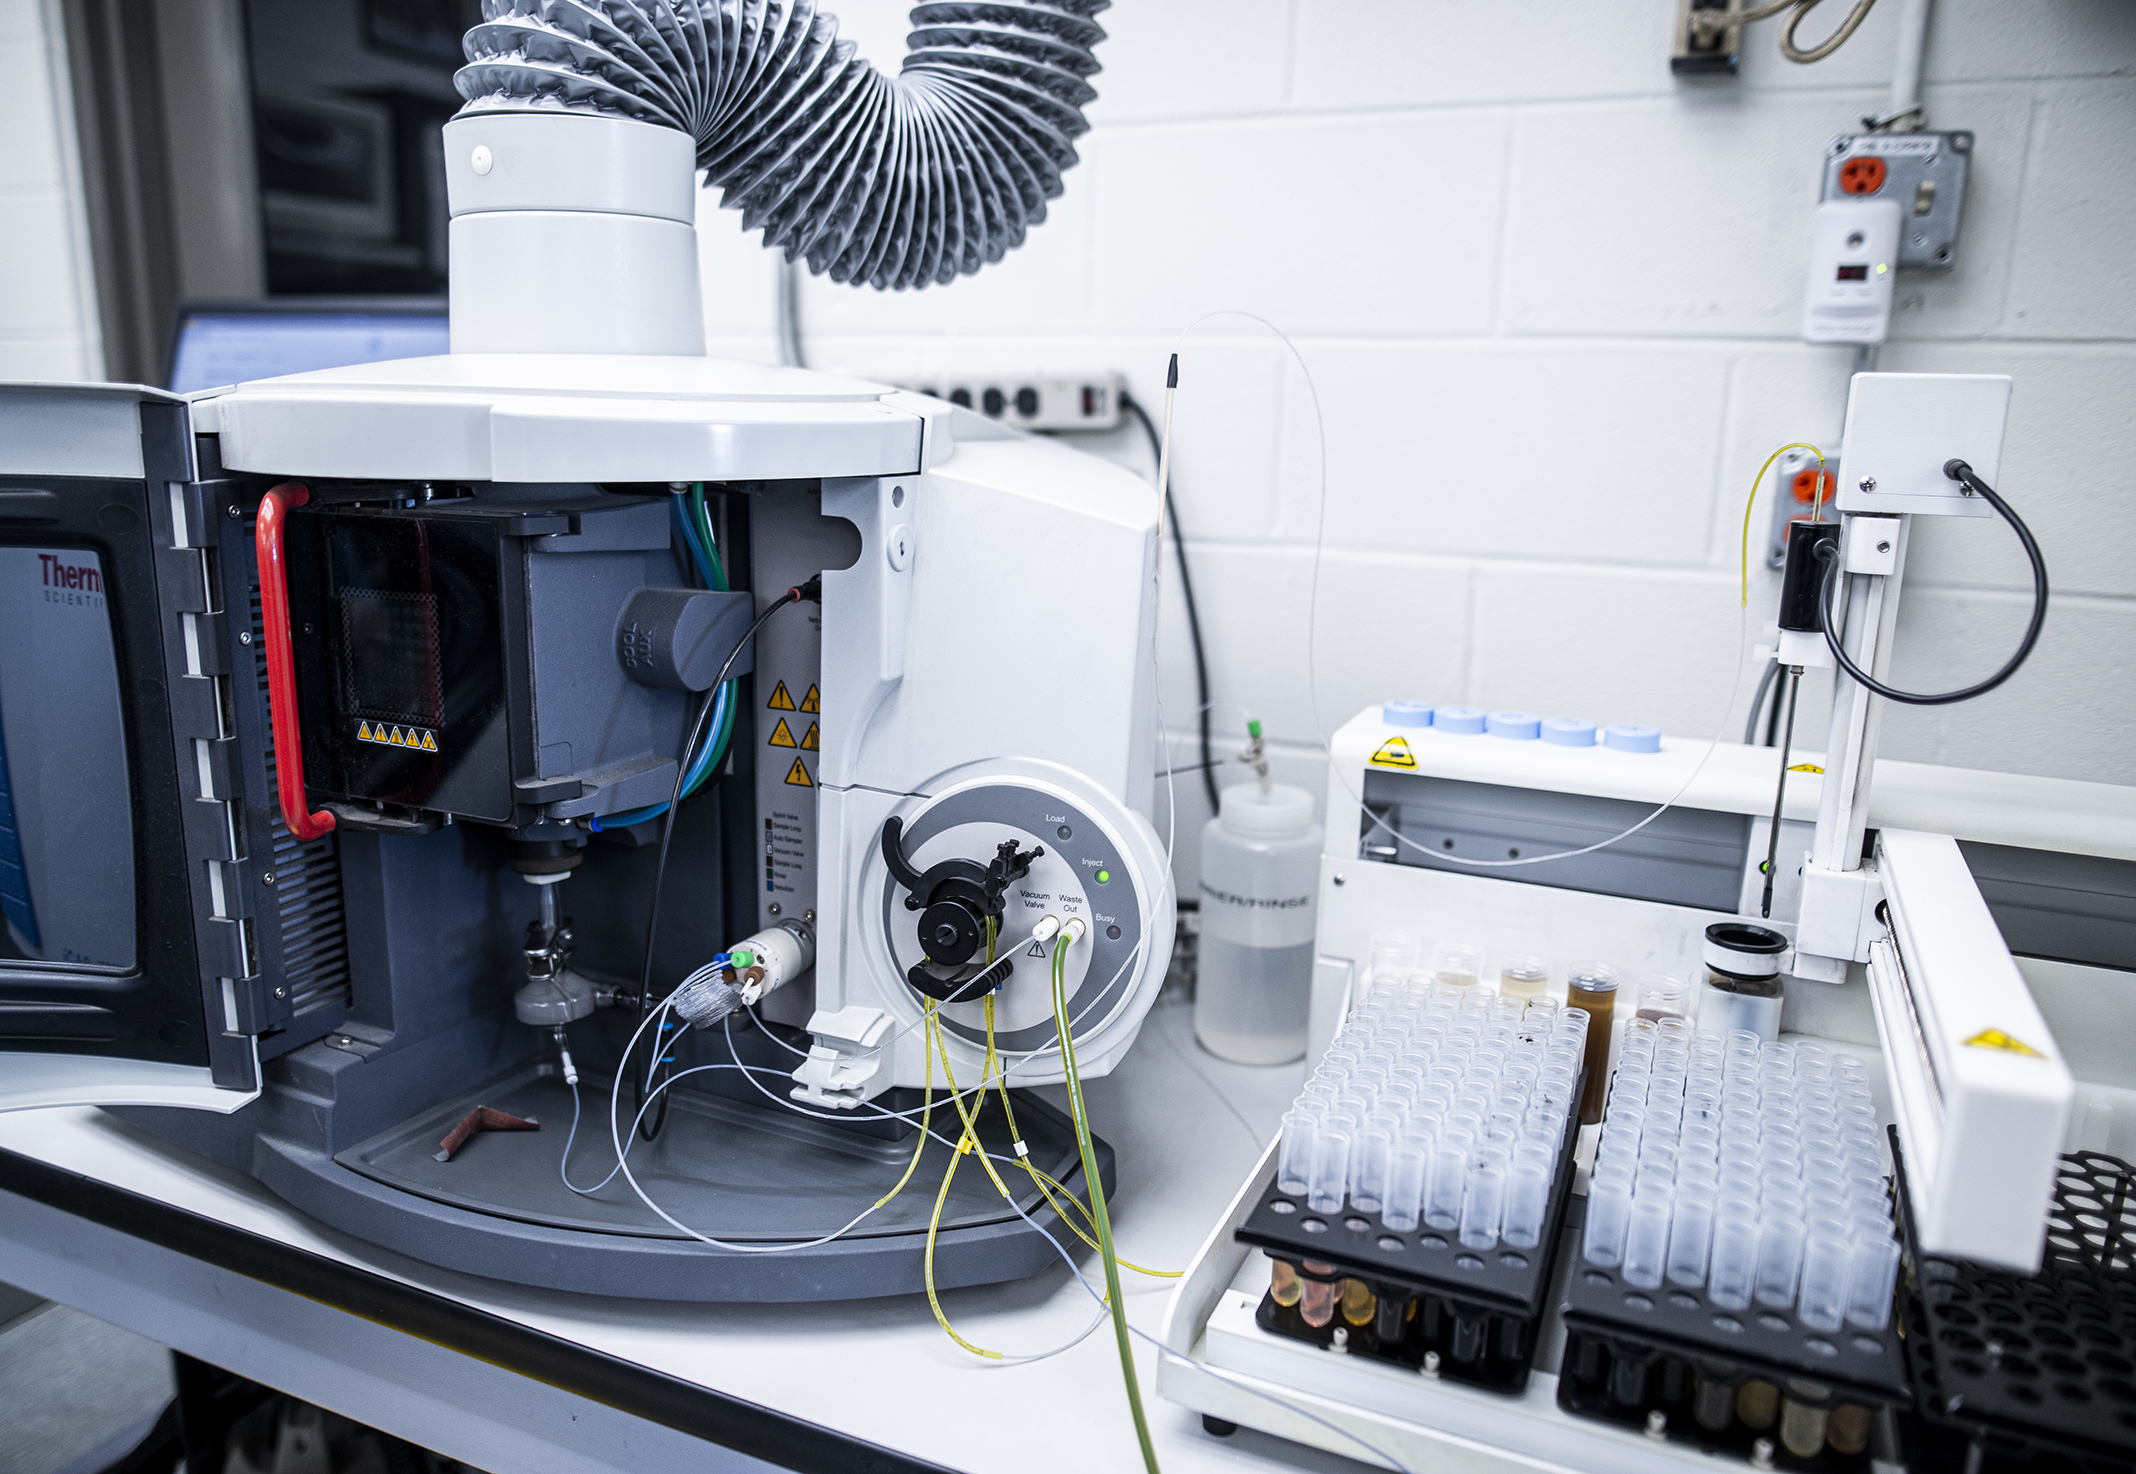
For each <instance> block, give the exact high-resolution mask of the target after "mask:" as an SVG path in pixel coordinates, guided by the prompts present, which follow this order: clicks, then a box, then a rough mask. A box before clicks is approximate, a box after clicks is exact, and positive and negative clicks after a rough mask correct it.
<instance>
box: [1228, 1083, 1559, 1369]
mask: <svg viewBox="0 0 2136 1474" xmlns="http://www.w3.org/2000/svg"><path fill="white" fill-rule="evenodd" d="M1586 1083H1587V1077H1586V1074H1585V1073H1584V1072H1583V1073H1582V1074H1581V1076H1580V1079H1579V1081H1578V1082H1577V1083H1576V1084H1575V1086H1574V1088H1573V1092H1572V1100H1571V1103H1570V1104H1569V1105H1568V1106H1567V1108H1566V1112H1565V1128H1564V1135H1563V1136H1562V1137H1561V1138H1560V1139H1559V1142H1558V1160H1557V1173H1556V1175H1555V1176H1554V1177H1553V1178H1552V1180H1551V1183H1550V1197H1549V1201H1548V1203H1547V1204H1546V1205H1545V1207H1544V1210H1543V1233H1542V1237H1541V1239H1539V1240H1538V1241H1537V1243H1536V1245H1535V1247H1534V1248H1532V1249H1517V1248H1515V1247H1513V1246H1512V1245H1511V1244H1508V1243H1506V1242H1504V1241H1503V1240H1500V1241H1498V1242H1496V1243H1494V1244H1492V1245H1491V1246H1490V1247H1489V1248H1485V1249H1471V1248H1468V1247H1466V1246H1464V1245H1463V1244H1462V1243H1461V1241H1460V1238H1459V1237H1458V1235H1457V1234H1456V1233H1455V1232H1454V1231H1452V1230H1447V1231H1444V1232H1442V1231H1440V1230H1438V1229H1434V1228H1430V1227H1428V1226H1426V1225H1425V1224H1423V1223H1422V1222H1419V1223H1418V1224H1417V1226H1416V1228H1415V1229H1413V1230H1411V1231H1410V1232H1407V1233H1404V1232H1401V1231H1400V1230H1397V1229H1392V1228H1389V1227H1387V1226H1386V1224H1385V1223H1384V1222H1383V1221H1382V1220H1381V1218H1380V1215H1379V1214H1377V1213H1363V1212H1360V1211H1358V1210H1357V1209H1355V1208H1351V1207H1349V1206H1347V1205H1345V1207H1344V1209H1343V1211H1342V1212H1340V1213H1315V1212H1313V1211H1312V1210H1311V1209H1310V1208H1308V1207H1307V1206H1306V1203H1305V1199H1304V1195H1303V1194H1295V1195H1294V1194H1289V1193H1281V1192H1278V1191H1276V1185H1275V1180H1274V1178H1273V1177H1271V1178H1270V1180H1269V1182H1268V1184H1267V1185H1266V1186H1265V1187H1264V1188H1263V1189H1262V1191H1261V1198H1260V1201H1259V1202H1258V1203H1256V1204H1255V1205H1254V1209H1253V1211H1252V1212H1251V1213H1249V1214H1248V1215H1247V1217H1246V1221H1245V1223H1243V1224H1242V1225H1240V1227H1239V1229H1238V1231H1237V1233H1236V1235H1235V1237H1236V1238H1237V1239H1238V1241H1239V1242H1240V1243H1244V1244H1251V1245H1253V1246H1254V1247H1255V1248H1257V1249H1260V1250H1261V1251H1262V1252H1263V1253H1265V1254H1267V1255H1268V1256H1269V1258H1271V1259H1281V1260H1283V1261H1285V1262H1287V1263H1288V1264H1289V1265H1290V1266H1291V1267H1292V1268H1293V1269H1295V1270H1297V1271H1298V1277H1299V1278H1300V1279H1304V1280H1319V1281H1322V1282H1331V1281H1332V1282H1336V1283H1337V1285H1338V1292H1337V1303H1336V1307H1335V1313H1334V1315H1333V1317H1332V1318H1331V1319H1330V1320H1329V1322H1328V1324H1326V1325H1324V1326H1320V1327H1314V1326H1309V1325H1307V1324H1306V1323H1305V1317H1304V1316H1303V1315H1302V1314H1301V1313H1300V1312H1299V1307H1298V1306H1296V1305H1288V1306H1286V1305H1278V1304H1277V1303H1276V1300H1275V1296H1274V1293H1273V1292H1268V1293H1264V1294H1263V1295H1262V1296H1261V1304H1260V1308H1259V1309H1258V1310H1256V1311H1255V1312H1254V1320H1255V1322H1256V1324H1258V1325H1259V1326H1260V1327H1261V1329H1262V1330H1264V1331H1268V1332H1270V1333H1272V1334H1275V1335H1278V1336H1288V1337H1291V1338H1293V1339H1295V1340H1300V1341H1307V1342H1311V1343H1312V1344H1313V1345H1316V1346H1319V1347H1321V1348H1323V1349H1329V1348H1332V1347H1334V1346H1335V1345H1336V1344H1337V1341H1336V1333H1337V1332H1338V1331H1340V1332H1341V1333H1342V1345H1343V1349H1344V1350H1346V1351H1347V1352H1349V1354H1351V1355H1353V1356H1365V1357H1370V1358H1373V1359H1375V1360H1378V1361H1382V1362H1389V1363H1393V1364H1395V1365H1399V1366H1404V1367H1408V1368H1410V1369H1412V1370H1417V1369H1421V1368H1422V1367H1423V1366H1424V1364H1425V1358H1426V1354H1427V1353H1437V1356H1438V1363H1437V1370H1438V1373H1439V1375H1440V1376H1442V1377H1446V1378H1448V1379H1450V1380H1454V1381H1460V1382H1466V1383H1469V1384H1471V1385H1473V1386H1477V1387H1485V1388H1489V1389H1490V1390H1492V1391H1496V1392H1519V1391H1521V1390H1522V1389H1524V1388H1525V1387H1526V1386H1527V1383H1528V1369H1529V1367H1530V1366H1531V1365H1532V1364H1533V1362H1534V1360H1535V1348H1536V1342H1537V1339H1538V1335H1539V1332H1540V1331H1541V1328H1542V1319H1543V1312H1544V1299H1545V1297H1546V1295H1547V1294H1548V1291H1549V1288H1550V1276H1551V1271H1552V1268H1553V1265H1554V1263H1555V1260H1556V1255H1557V1243H1558V1239H1559V1238H1560V1236H1561V1234H1562V1230H1563V1228H1564V1223H1565V1208H1566V1204H1567V1202H1568V1201H1569V1200H1570V1198H1571V1196H1572V1176H1573V1166H1574V1164H1573V1152H1574V1148H1575V1147H1576V1146H1577V1144H1578V1141H1579V1134H1580V1096H1581V1094H1582V1092H1583V1090H1584V1089H1585V1086H1586ZM1307 1260H1311V1261H1312V1262H1314V1263H1316V1264H1325V1265H1329V1266H1332V1272H1330V1273H1325V1274H1323V1273H1318V1272H1313V1271H1309V1270H1307V1269H1306V1268H1305V1263H1306V1261H1307ZM1345 1279H1355V1280H1361V1281H1363V1282H1364V1283H1365V1284H1366V1285H1367V1286H1368V1287H1369V1288H1370V1289H1371V1290H1372V1292H1373V1294H1374V1296H1375V1297H1376V1298H1377V1300H1378V1301H1379V1306H1380V1308H1384V1307H1385V1306H1386V1305H1387V1304H1388V1303H1389V1302H1392V1303H1394V1304H1397V1305H1404V1306H1408V1305H1409V1304H1410V1302H1414V1305H1413V1308H1410V1309H1408V1310H1407V1311H1406V1312H1405V1313H1404V1314H1403V1318H1402V1321H1401V1331H1402V1333H1401V1335H1400V1336H1399V1337H1396V1338H1393V1339H1383V1338H1382V1337H1381V1335H1380V1333H1379V1331H1380V1327H1381V1325H1382V1320H1383V1318H1382V1317H1381V1316H1380V1315H1378V1314H1375V1315H1374V1317H1373V1318H1372V1319H1371V1320H1369V1321H1367V1322H1366V1323H1365V1324H1363V1325H1361V1326H1360V1325H1351V1324H1350V1323H1349V1322H1348V1321H1347V1320H1346V1319H1344V1317H1343V1314H1342V1306H1341V1298H1340V1290H1339V1284H1340V1281H1342V1280H1345Z"/></svg>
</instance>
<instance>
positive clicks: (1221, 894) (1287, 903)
mask: <svg viewBox="0 0 2136 1474" xmlns="http://www.w3.org/2000/svg"><path fill="white" fill-rule="evenodd" d="M1201 889H1202V894H1203V895H1205V896H1207V897H1209V899H1211V900H1212V901H1222V902H1223V903H1224V904H1225V905H1227V906H1244V907H1246V908H1247V909H1248V910H1252V911H1296V910H1298V909H1299V908H1300V907H1303V906H1310V905H1312V904H1313V898H1312V897H1311V896H1241V895H1234V894H1233V893H1232V892H1230V891H1220V890H1218V889H1217V888H1216V887H1214V886H1211V885H1204V886H1203V887H1202V888H1201Z"/></svg>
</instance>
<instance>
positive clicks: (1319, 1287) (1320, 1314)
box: [1298, 1259, 1335, 1331]
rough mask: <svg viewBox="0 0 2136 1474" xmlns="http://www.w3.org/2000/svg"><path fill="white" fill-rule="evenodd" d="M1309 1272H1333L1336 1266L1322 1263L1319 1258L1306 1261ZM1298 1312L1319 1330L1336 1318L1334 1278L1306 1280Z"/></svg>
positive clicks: (1301, 1290)
mask: <svg viewBox="0 0 2136 1474" xmlns="http://www.w3.org/2000/svg"><path fill="white" fill-rule="evenodd" d="M1304 1268H1305V1272H1306V1273H1307V1274H1333V1273H1334V1272H1335V1266H1334V1265H1332V1264H1322V1263H1321V1262H1320V1261H1319V1260H1317V1259H1308V1260H1306V1261H1305V1266H1304ZM1301 1278H1302V1277H1301ZM1298 1314H1299V1315H1300V1316H1301V1317H1303V1318H1304V1320H1305V1323H1306V1324H1307V1325H1309V1326H1311V1327H1312V1328H1313V1329H1314V1330H1316V1331H1317V1330H1319V1329H1320V1328H1321V1327H1322V1326H1324V1325H1326V1324H1327V1323H1328V1322H1329V1321H1331V1320H1333V1319H1335V1282H1334V1281H1333V1280H1312V1279H1309V1280H1304V1282H1303V1284H1302V1285H1301V1287H1300V1294H1299V1296H1298Z"/></svg>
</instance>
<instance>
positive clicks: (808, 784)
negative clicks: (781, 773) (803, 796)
mask: <svg viewBox="0 0 2136 1474" xmlns="http://www.w3.org/2000/svg"><path fill="white" fill-rule="evenodd" d="M786 781H787V782H789V783H791V784H793V786H794V787H796V788H814V787H815V786H816V780H815V779H813V778H811V777H809V776H808V769H806V768H804V767H802V766H801V759H799V758H795V759H794V765H793V766H792V767H790V768H788V769H787V770H786Z"/></svg>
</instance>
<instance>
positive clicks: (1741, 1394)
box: [1736, 1382, 1780, 1433]
mask: <svg viewBox="0 0 2136 1474" xmlns="http://www.w3.org/2000/svg"><path fill="white" fill-rule="evenodd" d="M1779 1413H1780V1389H1779V1388H1778V1387H1775V1386H1774V1385H1773V1384H1772V1383H1770V1382H1745V1383H1744V1384H1743V1385H1742V1386H1740V1387H1738V1388H1737V1389H1736V1416H1737V1417H1739V1418H1741V1419H1742V1420H1743V1423H1744V1426H1745V1427H1749V1428H1755V1429H1757V1430H1758V1431H1759V1432H1760V1433H1763V1432H1764V1431H1765V1430H1766V1429H1767V1428H1770V1427H1772V1425H1773V1419H1774V1418H1775V1417H1777V1416H1779Z"/></svg>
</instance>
